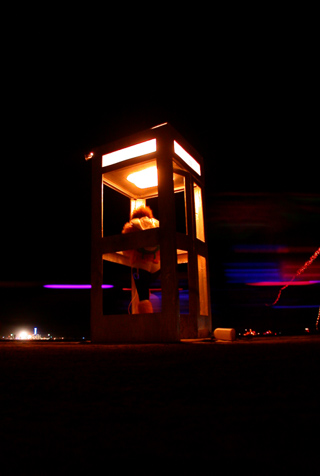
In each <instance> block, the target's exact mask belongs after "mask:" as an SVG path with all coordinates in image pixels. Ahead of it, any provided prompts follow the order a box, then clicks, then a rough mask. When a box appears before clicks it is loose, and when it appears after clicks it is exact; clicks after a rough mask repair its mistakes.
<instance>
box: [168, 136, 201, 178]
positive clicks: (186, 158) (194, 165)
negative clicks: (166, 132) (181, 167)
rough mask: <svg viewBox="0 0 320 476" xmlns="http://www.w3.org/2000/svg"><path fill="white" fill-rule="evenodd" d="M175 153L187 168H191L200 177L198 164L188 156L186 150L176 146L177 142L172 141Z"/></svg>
mask: <svg viewBox="0 0 320 476" xmlns="http://www.w3.org/2000/svg"><path fill="white" fill-rule="evenodd" d="M173 145H174V151H175V153H176V154H177V155H178V156H179V157H180V159H182V160H183V161H184V162H185V163H186V164H187V165H189V167H191V168H192V169H193V170H194V171H195V172H197V174H198V175H201V168H200V164H199V163H198V162H197V161H196V160H195V159H194V158H193V157H192V156H191V155H190V154H188V152H187V151H186V150H184V149H183V147H181V145H179V144H178V142H176V141H173Z"/></svg>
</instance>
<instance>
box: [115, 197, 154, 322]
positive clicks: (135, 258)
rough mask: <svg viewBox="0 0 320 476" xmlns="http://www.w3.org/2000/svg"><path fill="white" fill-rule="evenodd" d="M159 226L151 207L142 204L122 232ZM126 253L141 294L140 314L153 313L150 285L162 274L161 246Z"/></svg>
mask: <svg viewBox="0 0 320 476" xmlns="http://www.w3.org/2000/svg"><path fill="white" fill-rule="evenodd" d="M158 227H159V221H158V220H157V219H156V218H154V217H153V212H152V210H151V208H150V207H148V206H142V207H139V208H136V209H135V210H134V211H133V212H132V214H131V219H130V221H129V222H128V223H126V224H125V225H124V227H123V230H122V233H134V232H136V231H144V230H150V229H152V228H158ZM124 254H126V255H127V256H129V257H130V265H131V268H132V275H133V279H134V282H135V285H136V289H137V292H138V296H139V303H138V312H139V314H140V313H141V314H142V313H152V312H153V307H152V303H151V301H150V285H151V283H152V282H153V281H155V280H156V279H157V278H158V277H159V275H160V246H155V247H146V248H138V249H136V250H128V251H125V252H124Z"/></svg>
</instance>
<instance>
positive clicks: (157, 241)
mask: <svg viewBox="0 0 320 476" xmlns="http://www.w3.org/2000/svg"><path fill="white" fill-rule="evenodd" d="M142 143H146V144H152V146H153V149H152V151H151V152H149V151H147V153H144V154H143V155H138V156H134V157H133V156H132V155H135V154H134V153H130V151H131V150H135V146H136V145H137V144H142ZM122 150H126V151H129V154H128V157H129V158H124V159H121V160H119V159H110V157H113V156H112V153H113V152H116V151H122ZM136 153H138V154H139V153H140V152H136ZM185 153H186V155H185ZM182 157H183V158H182ZM90 158H92V252H91V341H92V342H94V343H135V342H136V343H138V342H141V343H143V342H145V343H147V342H149V343H151V342H178V341H180V339H188V338H190V339H193V338H198V337H208V336H209V335H210V334H211V332H212V324H211V305H210V287H209V270H208V251H207V244H206V241H205V237H206V233H205V209H204V208H205V207H204V200H203V195H204V194H203V191H204V174H203V159H202V157H201V156H200V155H199V154H198V152H197V151H196V150H195V149H193V148H192V146H191V145H190V144H188V143H187V141H186V140H185V139H184V138H183V137H182V136H181V135H180V134H179V133H178V132H177V131H176V130H175V129H173V128H172V127H171V126H170V125H169V124H168V123H165V124H162V125H160V126H156V127H154V128H152V129H148V130H146V131H143V132H141V133H138V134H135V135H132V136H130V137H126V138H124V139H122V140H119V141H116V142H113V143H111V144H107V145H104V146H101V147H99V148H96V149H94V150H93V152H92V153H91V154H90ZM117 160H118V161H117ZM150 161H153V162H152V163H155V164H156V166H157V172H158V184H157V187H156V189H155V192H154V193H156V195H157V196H158V214H159V217H158V218H159V223H160V225H159V228H156V229H151V230H146V231H140V232H135V233H129V234H118V235H113V236H104V233H103V187H104V186H105V185H107V186H109V187H111V188H113V189H115V190H116V191H118V192H119V193H123V194H125V195H126V196H128V197H129V198H130V200H131V209H132V208H134V207H135V206H136V204H137V203H140V197H139V196H138V195H136V193H135V191H134V189H135V186H133V187H132V185H131V189H130V187H129V188H128V187H127V185H126V183H127V182H126V181H125V179H124V178H123V177H124V175H126V174H127V172H128V170H130V167H131V169H132V170H135V168H138V169H139V168H140V169H141V167H144V166H145V164H149V163H150ZM175 170H176V172H177V173H178V174H179V176H180V177H181V176H183V178H184V192H185V216H186V233H177V231H176V215H175V214H176V210H175V197H174V193H175V183H174V180H173V176H174V173H175ZM136 190H138V189H137V188H136ZM150 190H151V189H150ZM146 193H148V192H146ZM144 197H145V195H144V196H143V197H142V199H141V200H142V203H145V198H144ZM116 205H117V204H116V203H114V204H113V206H115V207H116ZM157 245H159V246H160V260H161V292H162V302H161V312H154V313H153V314H121V315H104V313H103V289H102V284H103V260H104V259H105V260H109V261H113V262H117V263H120V264H122V265H128V266H129V265H130V264H129V261H128V258H127V257H126V256H125V255H124V254H123V251H125V250H130V249H138V248H141V247H153V246H157ZM181 262H188V283H189V314H187V315H180V303H179V291H178V274H177V263H181Z"/></svg>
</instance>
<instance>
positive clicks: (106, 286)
mask: <svg viewBox="0 0 320 476" xmlns="http://www.w3.org/2000/svg"><path fill="white" fill-rule="evenodd" d="M43 287H44V288H48V289H91V284H45V285H44V286H43ZM101 287H102V289H111V288H113V285H112V284H102V286H101Z"/></svg>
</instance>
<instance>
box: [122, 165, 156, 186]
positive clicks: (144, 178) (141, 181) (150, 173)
mask: <svg viewBox="0 0 320 476" xmlns="http://www.w3.org/2000/svg"><path fill="white" fill-rule="evenodd" d="M127 180H128V181H129V182H131V183H133V184H134V185H136V187H138V188H150V187H155V186H157V185H158V169H157V167H156V166H154V167H148V168H147V169H143V170H140V171H139V172H133V173H132V174H130V175H128V177H127Z"/></svg>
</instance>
